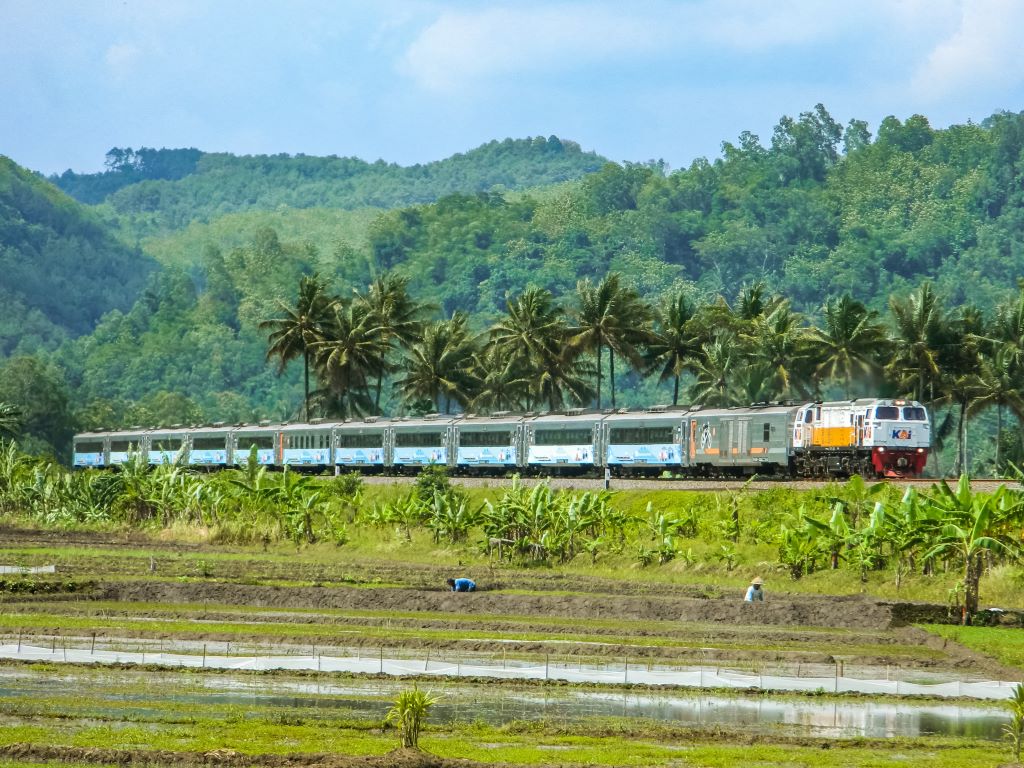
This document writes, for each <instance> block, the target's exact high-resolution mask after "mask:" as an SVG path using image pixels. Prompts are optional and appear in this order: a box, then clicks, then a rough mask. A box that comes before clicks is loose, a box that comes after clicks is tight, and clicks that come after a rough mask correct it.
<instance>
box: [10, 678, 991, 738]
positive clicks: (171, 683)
mask: <svg viewBox="0 0 1024 768" xmlns="http://www.w3.org/2000/svg"><path fill="white" fill-rule="evenodd" d="M121 679H123V680H124V683H125V684H124V686H123V687H121V688H120V690H119V686H118V684H117V681H118V677H117V676H115V675H112V676H109V677H103V676H95V677H91V676H82V677H80V678H76V679H70V678H68V677H64V678H60V677H52V676H47V677H43V676H41V675H32V674H29V673H24V672H20V673H13V674H11V673H9V672H8V673H2V674H0V698H22V697H26V696H28V697H31V696H45V695H60V694H62V693H65V692H66V691H67V690H69V689H72V688H73V689H74V690H77V691H79V692H81V694H82V696H83V700H85V699H92V700H99V701H102V702H103V704H102V705H101V707H99V708H95V709H93V708H90V709H91V711H93V712H95V711H97V709H102V711H103V713H104V714H106V715H114V716H128V715H134V716H139V715H153V716H157V715H159V713H160V710H159V709H158V708H157V707H156V706H154V705H155V704H157V703H159V702H168V701H170V702H175V703H179V704H186V705H193V704H194V705H196V706H197V707H203V706H206V707H210V706H215V705H231V706H236V707H242V708H243V709H244V708H246V707H261V708H267V707H270V708H278V707H280V708H286V709H292V710H301V712H298V711H297V712H295V713H294V714H295V715H296V716H301V717H305V718H310V719H312V718H317V717H351V718H353V719H367V718H370V719H376V718H382V717H383V715H384V713H385V712H386V711H387V708H388V706H389V705H390V702H391V701H393V699H394V697H395V695H396V694H397V692H398V691H400V690H403V689H404V688H406V687H407V686H408V684H407V683H403V682H401V681H390V680H368V681H361V680H345V681H340V682H334V681H326V682H316V681H308V680H287V679H277V680H268V679H266V678H257V677H255V676H253V677H247V676H230V675H204V676H200V677H198V678H188V680H187V685H188V686H189V687H188V688H186V687H185V685H186V681H184V680H183V679H182V678H181V677H178V676H175V675H150V676H148V677H145V678H141V677H139V676H138V675H133V674H131V673H124V674H123V675H122V676H121ZM143 679H144V680H145V682H146V688H145V691H144V692H143V691H140V690H139V683H140V681H141V680H143ZM430 688H431V689H432V690H433V691H434V692H435V693H439V694H441V700H440V701H439V703H438V704H437V705H435V707H434V710H433V714H432V716H431V720H432V721H433V722H455V723H465V722H473V721H484V722H487V723H490V724H495V725H500V724H503V723H507V722H510V721H513V720H554V721H564V722H579V721H582V720H585V719H587V718H593V717H624V718H631V719H639V720H651V721H656V722H665V723H674V724H677V725H683V726H694V727H708V726H736V727H742V728H744V729H746V730H749V729H752V728H755V729H756V728H764V729H773V730H779V729H782V730H785V731H787V732H790V733H794V734H801V735H812V736H827V737H844V736H846V737H849V736H865V737H875V738H880V737H890V736H927V735H943V736H965V737H972V738H980V739H991V740H998V739H1000V738H1001V737H1002V725H1003V724H1004V723H1006V722H1008V720H1009V717H1008V713H1007V712H1006V710H1004V709H1000V708H996V707H978V706H973V707H962V706H957V705H947V704H917V703H913V702H886V701H878V700H874V701H841V702H840V701H834V702H831V701H819V700H815V699H813V698H806V699H799V698H792V699H777V698H769V697H753V698H749V697H742V696H735V697H731V696H688V695H681V694H679V693H667V692H666V693H661V692H650V691H645V692H635V691H594V690H564V689H559V690H553V691H537V690H529V689H523V688H514V687H511V686H491V687H482V686H479V685H476V686H474V685H462V684H452V683H449V682H447V681H441V680H438V681H437V684H436V685H432V686H430Z"/></svg>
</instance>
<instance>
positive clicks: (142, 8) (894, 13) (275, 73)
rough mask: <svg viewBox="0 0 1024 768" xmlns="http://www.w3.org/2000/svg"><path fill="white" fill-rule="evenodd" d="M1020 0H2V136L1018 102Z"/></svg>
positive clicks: (648, 129)
mask: <svg viewBox="0 0 1024 768" xmlns="http://www.w3.org/2000/svg"><path fill="white" fill-rule="evenodd" d="M1022 29H1024V0H905V1H902V2H901V1H900V0H856V1H854V2H851V1H850V0H764V1H763V2H755V1H754V0H677V1H675V2H670V1H669V0H633V1H630V2H622V0H611V1H608V2H605V1H604V0H575V1H568V2H561V1H560V0H546V1H545V0H509V1H508V2H490V1H488V0H477V1H476V2H473V1H471V0H464V1H463V2H459V1H457V0H447V1H444V0H438V1H437V2H434V1H432V0H365V1H357V0H287V1H286V2H282V1H281V0H245V1H241V0H206V1H205V2H203V1H200V0H0V154H3V155H7V156H9V157H11V158H12V159H13V160H14V161H15V162H17V163H19V164H21V165H23V166H26V167H28V168H31V169H32V170H36V171H40V172H42V173H44V174H51V173H60V172H62V171H64V170H65V169H68V168H71V169H73V170H75V171H78V172H92V171H99V170H102V168H103V161H104V156H105V155H106V153H107V151H108V150H109V149H111V148H112V147H133V148H138V147H140V146H147V147H156V148H159V147H196V148H198V149H201V150H204V151H211V152H212V151H218V152H232V153H235V154H277V153H289V154H298V153H303V154H307V155H341V156H356V157H360V158H363V159H365V160H370V161H373V160H377V159H384V160H386V161H389V162H397V163H400V164H402V165H409V164H413V163H418V162H429V161H432V160H439V159H442V158H445V157H448V156H450V155H452V154H454V153H457V152H464V151H467V150H470V149H472V148H474V147H477V146H479V145H481V144H483V143H485V142H488V141H490V140H492V139H503V138H506V137H512V138H524V137H527V136H537V135H543V136H550V135H552V134H553V135H556V136H559V137H561V138H563V139H572V140H574V141H576V142H578V143H579V144H580V145H581V146H582V147H583V148H584V149H587V150H594V151H596V152H598V153H599V154H601V155H604V156H606V157H608V158H610V159H612V160H615V161H618V162H622V161H634V162H643V161H646V160H664V161H665V162H667V163H668V165H669V167H670V168H680V167H686V166H688V165H689V164H690V163H691V162H692V161H693V160H694V159H695V158H697V157H702V156H703V157H708V158H713V157H717V156H718V155H719V154H720V148H721V143H722V142H723V141H735V140H736V138H737V136H738V135H739V134H740V133H741V132H742V131H745V130H749V131H752V132H753V133H755V134H757V135H758V136H760V137H761V140H762V143H764V144H766V145H767V144H768V143H769V142H770V139H771V133H772V128H773V127H774V125H775V124H776V123H777V122H778V120H779V118H780V117H782V116H784V115H790V116H794V117H795V116H797V115H798V114H799V113H801V112H804V111H808V110H811V109H813V108H814V105H815V104H817V103H822V104H824V105H825V107H826V108H827V109H828V111H829V112H830V113H831V114H832V116H833V117H834V118H835V119H837V120H838V121H840V122H842V123H844V124H845V123H846V122H847V121H849V120H850V119H851V118H857V119H862V120H867V121H868V122H869V124H870V125H871V127H872V128H873V129H874V128H875V127H877V125H878V123H879V122H880V121H881V119H882V118H884V117H886V116H887V115H895V116H896V117H898V118H900V119H906V118H907V117H909V116H910V115H913V114H922V115H925V116H926V117H927V118H928V119H929V121H930V122H931V124H932V125H933V126H934V127H937V128H939V127H946V126H948V125H951V124H955V123H964V122H967V121H968V120H972V121H974V122H980V121H981V120H983V119H984V118H986V117H987V116H989V115H991V114H992V113H994V112H996V111H1000V110H1008V111H1013V112H1019V111H1021V110H1024V56H1021V55H1020V53H1019V51H1020V30H1022Z"/></svg>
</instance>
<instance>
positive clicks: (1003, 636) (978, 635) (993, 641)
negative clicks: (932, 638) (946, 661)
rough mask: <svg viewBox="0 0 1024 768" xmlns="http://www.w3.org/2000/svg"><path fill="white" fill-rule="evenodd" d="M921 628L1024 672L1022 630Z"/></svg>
mask: <svg viewBox="0 0 1024 768" xmlns="http://www.w3.org/2000/svg"><path fill="white" fill-rule="evenodd" d="M921 627H922V628H923V629H926V630H928V631H929V632H933V633H935V634H936V635H939V636H940V637H944V638H946V639H947V640H952V641H953V642H956V643H960V645H963V646H966V647H967V648H970V649H971V650H972V651H978V652H979V653H984V654H987V655H989V656H991V657H993V658H995V659H997V660H998V661H1000V662H1002V663H1003V664H1006V665H1007V666H1010V667H1016V668H1018V669H1020V670H1022V671H1024V630H1021V629H1020V628H1013V627H959V626H953V625H946V624H922V625H921Z"/></svg>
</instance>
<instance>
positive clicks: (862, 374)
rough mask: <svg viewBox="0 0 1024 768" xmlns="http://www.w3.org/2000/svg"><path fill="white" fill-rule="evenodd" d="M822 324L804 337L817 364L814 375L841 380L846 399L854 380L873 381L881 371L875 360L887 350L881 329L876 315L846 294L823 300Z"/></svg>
mask: <svg viewBox="0 0 1024 768" xmlns="http://www.w3.org/2000/svg"><path fill="white" fill-rule="evenodd" d="M822 321H823V325H824V327H823V328H820V329H819V328H812V329H811V330H810V332H809V334H808V344H809V347H810V350H809V351H810V356H811V358H812V359H814V360H817V361H819V362H818V365H817V367H816V368H815V375H816V376H817V377H819V379H827V380H831V381H842V382H843V392H844V394H845V396H846V398H847V399H849V397H850V387H851V384H852V383H853V380H854V379H855V378H866V379H873V378H875V377H876V376H877V375H878V373H879V372H880V370H881V365H880V363H879V361H880V360H881V359H883V357H884V355H885V352H886V348H887V347H888V335H887V333H886V330H885V326H884V325H883V324H882V323H881V322H880V321H879V319H878V313H877V312H875V311H873V310H869V309H868V308H867V307H865V306H864V305H863V304H861V303H860V302H859V301H857V300H856V299H854V298H853V297H851V296H850V295H849V294H844V295H843V296H840V297H839V298H831V299H829V300H828V301H826V302H825V304H824V306H823V307H822Z"/></svg>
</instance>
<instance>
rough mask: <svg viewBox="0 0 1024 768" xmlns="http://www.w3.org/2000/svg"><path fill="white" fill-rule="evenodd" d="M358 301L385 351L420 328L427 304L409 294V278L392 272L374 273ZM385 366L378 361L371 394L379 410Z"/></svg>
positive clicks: (407, 343) (410, 338)
mask: <svg viewBox="0 0 1024 768" xmlns="http://www.w3.org/2000/svg"><path fill="white" fill-rule="evenodd" d="M359 301H360V302H361V303H362V304H363V305H364V306H365V307H366V309H367V310H368V311H369V312H370V313H372V315H373V316H374V318H375V323H376V325H377V327H379V328H380V329H381V331H382V332H383V334H384V340H385V342H386V344H387V349H386V350H385V354H386V353H387V352H389V351H391V350H392V349H393V347H394V345H395V344H396V343H397V344H398V345H399V346H401V347H403V348H408V347H409V346H410V345H411V344H412V343H413V342H414V341H415V340H416V339H417V337H418V336H419V334H420V332H421V330H422V328H423V315H424V313H425V312H427V311H428V310H429V309H431V305H427V304H421V303H420V302H418V301H416V300H414V299H413V298H412V297H411V296H410V295H409V278H407V277H403V276H401V275H396V274H393V273H390V272H389V273H386V274H383V275H378V276H377V277H376V278H374V280H373V282H372V283H370V287H369V290H368V291H367V292H366V295H365V296H360V297H359ZM388 368H389V366H387V365H386V364H385V365H381V366H380V370H379V372H378V374H377V382H376V386H375V388H374V394H373V410H374V413H380V395H381V387H382V383H383V381H384V374H385V373H386V372H387V370H388Z"/></svg>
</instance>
